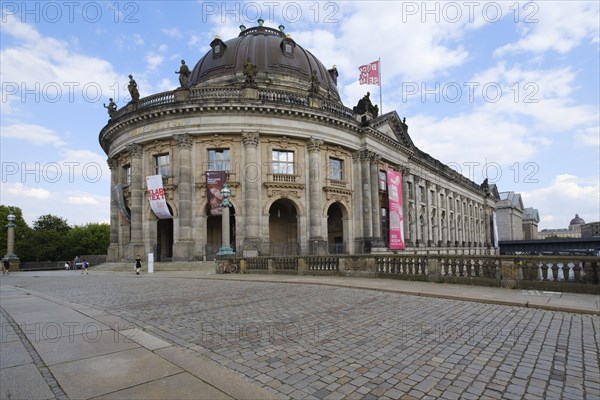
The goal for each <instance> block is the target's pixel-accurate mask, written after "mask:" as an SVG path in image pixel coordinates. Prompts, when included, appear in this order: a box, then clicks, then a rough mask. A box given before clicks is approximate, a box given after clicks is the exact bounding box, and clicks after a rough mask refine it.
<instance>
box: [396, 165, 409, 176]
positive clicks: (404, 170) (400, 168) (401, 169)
mask: <svg viewBox="0 0 600 400" xmlns="http://www.w3.org/2000/svg"><path fill="white" fill-rule="evenodd" d="M398 171H399V172H400V173H401V174H402V175H408V174H410V167H409V166H408V165H405V164H398Z"/></svg>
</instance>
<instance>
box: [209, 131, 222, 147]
mask: <svg viewBox="0 0 600 400" xmlns="http://www.w3.org/2000/svg"><path fill="white" fill-rule="evenodd" d="M223 140H224V139H223V136H222V135H220V134H218V133H214V134H213V135H212V136H211V137H210V138H208V139H207V140H206V142H207V143H208V144H209V145H210V146H214V147H217V148H218V147H221V146H222V144H223Z"/></svg>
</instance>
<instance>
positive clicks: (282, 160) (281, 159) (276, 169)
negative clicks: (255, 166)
mask: <svg viewBox="0 0 600 400" xmlns="http://www.w3.org/2000/svg"><path fill="white" fill-rule="evenodd" d="M272 160H273V173H274V174H288V175H294V174H295V168H294V152H293V151H287V150H273V158H272Z"/></svg>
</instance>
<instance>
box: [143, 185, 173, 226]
mask: <svg viewBox="0 0 600 400" xmlns="http://www.w3.org/2000/svg"><path fill="white" fill-rule="evenodd" d="M146 185H147V186H148V200H149V201H150V207H152V211H154V214H155V215H156V216H157V217H158V218H159V219H168V218H173V216H172V215H171V213H170V212H169V207H167V201H166V200H165V190H164V189H163V184H162V175H151V176H147V177H146Z"/></svg>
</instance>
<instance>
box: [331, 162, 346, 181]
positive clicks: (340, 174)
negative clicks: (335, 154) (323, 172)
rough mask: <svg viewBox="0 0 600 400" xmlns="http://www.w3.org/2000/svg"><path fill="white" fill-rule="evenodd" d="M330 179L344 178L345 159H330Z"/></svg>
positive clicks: (341, 179)
mask: <svg viewBox="0 0 600 400" xmlns="http://www.w3.org/2000/svg"><path fill="white" fill-rule="evenodd" d="M328 175H329V179H334V180H338V181H343V180H344V161H343V160H340V159H338V158H330V159H329V171H328Z"/></svg>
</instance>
